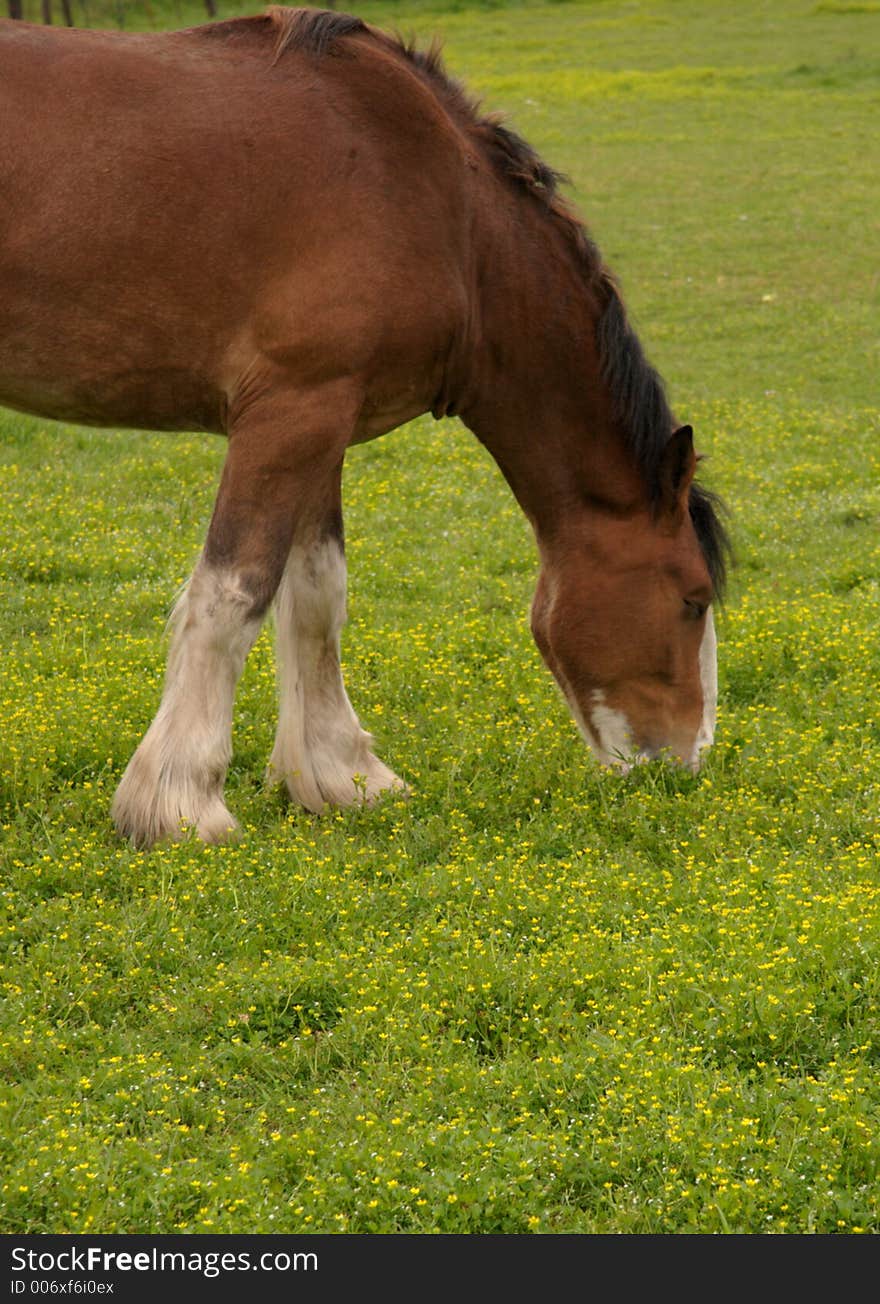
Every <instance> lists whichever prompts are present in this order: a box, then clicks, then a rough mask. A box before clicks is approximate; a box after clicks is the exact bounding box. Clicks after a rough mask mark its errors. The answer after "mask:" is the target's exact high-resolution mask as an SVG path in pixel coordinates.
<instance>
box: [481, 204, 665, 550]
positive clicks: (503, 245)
mask: <svg viewBox="0 0 880 1304" xmlns="http://www.w3.org/2000/svg"><path fill="white" fill-rule="evenodd" d="M511 207H513V206H512V205H511ZM522 208H525V209H526V211H525V213H522V212H521V211H520V209H522ZM504 216H505V214H504V212H502V214H501V220H499V221H497V222H496V224H495V226H494V227H493V228H492V229H490V230H489V231H488V232H487V235H486V243H485V245H484V247H483V249H482V250H481V251H480V252H481V260H480V276H479V278H478V282H479V284H480V287H481V289H480V296H479V302H478V304H477V305H476V311H475V312H474V313H473V314H472V319H473V320H474V321H475V322H476V323H477V326H476V330H475V338H474V340H473V341H472V347H471V349H470V350H469V358H470V364H469V365H470V374H469V378H468V382H467V385H466V391H465V392H466V393H467V402H466V404H465V405H463V407H462V410H461V416H462V419H463V420H464V421H465V423H466V424H467V425H468V426H469V428H470V429H471V430H473V432H474V433H475V434H476V435H477V437H478V438H479V439H480V441H481V442H482V443H483V444H485V446H486V447H487V448H488V450H489V452H490V453H491V454H492V456H493V457H494V459H495V461H496V462H497V463H498V465H499V467H500V468H501V471H502V472H503V474H504V476H505V478H506V479H507V481H508V483H509V484H510V487H511V489H512V490H513V492H514V494H515V496H516V498H517V500H518V501H519V503H520V505H521V507H522V508H523V510H524V511H525V512H526V514H527V516H528V517H529V518H530V520H531V521H532V523H533V525H534V526H535V528H536V530H537V531H538V533H539V535H540V534H541V533H544V532H546V531H547V530H549V529H552V528H555V526H556V524H558V521H559V518H560V516H561V515H562V514H565V513H566V512H568V511H570V510H571V509H572V507H573V506H574V505H576V504H578V505H583V504H585V503H589V502H590V501H597V502H605V503H607V504H608V505H609V506H611V507H613V508H621V507H623V506H625V505H628V504H631V503H632V502H634V501H636V500H637V499H638V498H639V497H641V495H642V493H643V486H642V483H641V477H640V475H639V474H638V471H637V470H636V467H635V465H634V462H633V458H632V455H631V453H630V452H629V451H628V449H627V447H626V445H625V441H624V439H623V436H622V432H621V430H620V427H619V424H618V422H617V420H616V417H615V411H614V402H613V398H612V395H611V394H610V393H609V390H608V386H607V384H606V382H605V380H604V379H603V375H602V365H601V359H600V357H599V353H598V345H597V323H598V319H599V317H600V315H601V312H602V309H603V307H604V293H603V283H602V281H601V278H600V277H599V275H598V271H597V275H596V276H595V277H590V276H589V275H588V270H587V269H585V268H584V267H583V266H582V265H581V263H580V261H579V255H578V251H577V249H576V247H575V245H574V242H573V240H572V239H571V237H570V235H569V234H568V233H567V232H566V231H565V230H564V228H563V227H562V226H561V224H558V223H556V222H555V221H554V219H553V218H551V217H550V216H549V215H547V214H545V213H543V212H541V210H540V209H539V208H538V206H537V204H533V203H532V201H531V200H530V199H528V198H527V197H522V198H520V200H519V209H518V210H517V212H516V213H515V214H514V216H515V217H516V218H518V219H519V220H506V221H505V220H503V219H504Z"/></svg>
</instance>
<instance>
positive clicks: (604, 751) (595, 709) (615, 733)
mask: <svg viewBox="0 0 880 1304" xmlns="http://www.w3.org/2000/svg"><path fill="white" fill-rule="evenodd" d="M590 724H591V726H592V733H593V734H594V736H595V739H596V742H594V741H593V739H592V738H590V737H589V735H588V741H589V743H590V745H591V747H592V748H593V751H594V752H595V753H596V756H597V757H598V759H599V760H600V761H601V762H602V764H603V765H613V766H616V767H617V768H618V769H620V770H622V772H623V773H624V774H627V773H628V772H629V770H631V769H632V765H633V762H635V761H639V760H643V759H645V758H644V756H643V754H642V753H636V750H635V748H634V747H633V740H632V730H631V729H630V727H629V721H628V720H627V718H626V716H625V715H624V714H623V712H622V711H616V710H615V709H614V708H613V707H611V706H608V705H607V703H606V701H605V694H604V693H603V692H602V690H601V688H596V689H594V690H593V696H592V705H591V707H590ZM596 743H598V746H597V745H596Z"/></svg>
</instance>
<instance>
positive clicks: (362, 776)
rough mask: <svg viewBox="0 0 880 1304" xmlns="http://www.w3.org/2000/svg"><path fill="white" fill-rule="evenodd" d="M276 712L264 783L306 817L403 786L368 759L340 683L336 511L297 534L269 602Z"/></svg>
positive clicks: (342, 604)
mask: <svg viewBox="0 0 880 1304" xmlns="http://www.w3.org/2000/svg"><path fill="white" fill-rule="evenodd" d="M275 617H276V647H277V656H278V683H279V695H280V708H279V716H278V734H277V736H276V739H275V747H274V749H273V752H272V757H271V760H270V761H269V770H268V777H269V780H270V782H275V783H281V782H284V783H285V784H286V787H287V790H288V792H289V793H290V795H291V797H293V799H294V800H295V801H297V802H299V803H300V804H301V805H303V806H305V807H306V809H307V810H312V811H320V810H323V809H324V807H325V806H326V805H330V806H352V805H355V804H357V803H358V802H367V803H369V802H371V801H373V800H374V799H375V798H376V797H377V796H378V795H379V794H380V793H382V792H384V791H386V790H388V789H396V790H399V791H405V785H404V783H403V782H402V781H401V780H400V779H398V777H397V776H396V775H395V774H394V773H393V772H392V771H391V770H389V769H388V767H387V766H386V765H383V763H382V762H381V761H380V760H379V759H378V757H377V756H375V755H374V754H373V750H372V746H371V744H372V738H371V736H370V735H369V734H368V733H366V732H365V731H364V730H363V729H362V728H361V726H360V722H359V721H358V718H357V716H356V715H355V712H354V710H353V709H352V706H351V703H350V701H349V699H348V694H347V693H346V691H345V686H344V684H343V682H342V671H341V668H340V635H341V631H342V627H343V625H344V623H345V618H346V566H345V552H344V548H343V538H342V515H341V511H339V510H338V505H337V511H336V512H335V513H333V512H331V513H330V514H328V516H327V517H326V518H325V520H324V522H323V523H322V525H321V527H320V528H318V529H317V530H315V531H313V532H312V533H310V534H306V533H304V532H302V531H298V532H297V534H296V535H295V537H294V542H293V547H292V548H291V550H290V554H289V556H288V558H287V564H286V566H285V569H284V575H283V578H282V580H281V584H280V587H279V589H278V594H277V597H276V601H275Z"/></svg>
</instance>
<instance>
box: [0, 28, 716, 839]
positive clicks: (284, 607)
mask: <svg viewBox="0 0 880 1304" xmlns="http://www.w3.org/2000/svg"><path fill="white" fill-rule="evenodd" d="M0 120H2V121H3V122H4V123H6V124H13V128H12V129H10V130H8V131H6V132H5V134H4V138H3V140H2V142H0V285H2V294H0V403H3V404H5V405H7V406H9V407H13V408H18V409H20V410H22V411H25V412H32V413H37V414H40V415H42V416H45V417H50V418H56V419H59V420H63V421H73V422H79V423H85V424H92V425H104V426H107V425H110V426H125V427H131V428H135V429H155V430H206V431H215V432H217V433H222V434H225V435H226V437H227V440H228V450H227V453H226V459H225V463H224V467H223V472H222V476H221V480H220V485H219V490H218V493H217V497H216V501H215V504H214V510H213V514H212V517H211V522H210V526H209V528H208V532H207V537H206V540H205V544H204V548H203V550H202V552H201V555H200V557H199V559H198V562H197V564H196V566H195V569H194V571H193V574H192V576H191V577H190V579H189V582H188V584H187V585H186V588H185V590H184V592H183V594H182V596H181V597H180V598H179V600H178V602H177V604H176V606H175V609H174V612H173V616H172V632H171V643H170V649H169V654H168V665H167V673H166V679H165V686H164V691H163V694H162V699H161V703H160V705H159V708H158V712H157V714H156V716H155V719H154V720H153V722H152V724H151V725H150V727H149V729H148V731H147V733H146V735H145V736H144V738H143V741H142V742H141V744H140V746H139V747H138V749H137V751H136V752H135V754H134V756H133V757H132V759H131V761H130V763H129V765H128V768H127V769H126V771H125V774H124V776H123V778H122V780H121V782H120V785H119V788H118V790H117V792H116V795H115V798H114V801H113V811H112V813H113V817H114V820H115V823H116V826H117V828H118V829H119V831H120V832H121V833H122V834H123V835H125V836H127V837H129V838H130V839H131V840H132V841H133V842H134V843H135V844H136V845H138V846H143V847H147V846H150V845H152V844H153V843H155V842H157V841H158V840H160V839H165V838H174V837H179V836H180V834H181V832H182V830H183V829H185V828H189V829H192V830H194V831H195V832H196V833H197V835H198V836H199V837H201V838H203V839H204V840H205V841H208V842H215V841H221V840H223V839H224V838H225V837H226V836H227V835H228V834H230V833H231V831H232V830H233V829H234V827H235V821H234V819H233V817H232V815H231V814H230V812H229V811H228V809H227V807H226V804H225V801H224V795H223V790H224V781H225V777H226V770H227V767H228V764H229V759H230V752H231V728H232V712H233V700H234V695H235V689H236V684H237V681H238V679H239V676H240V674H241V671H242V668H243V665H244V661H245V658H246V656H247V655H248V651H249V649H250V648H251V646H252V644H253V642H254V640H255V638H256V636H257V633H258V631H259V629H260V626H261V624H262V622H263V619H264V617H265V616H266V614H267V612H268V610H269V608H270V606H271V605H272V604H273V603H274V608H275V618H276V638H277V653H278V674H279V694H280V709H279V720H278V731H277V736H276V740H275V744H274V749H273V752H272V756H271V760H270V762H269V773H270V775H271V776H273V777H274V779H275V780H277V781H278V782H279V783H283V784H285V785H286V786H287V789H288V790H289V793H290V795H291V796H292V797H293V798H294V799H295V800H296V801H298V802H300V803H301V804H302V805H303V806H305V807H306V808H308V809H310V810H313V811H318V810H321V809H322V808H324V806H325V805H326V804H327V803H330V804H334V805H347V804H352V803H355V802H358V801H363V800H367V801H369V800H372V799H373V798H375V797H376V796H377V795H378V794H380V793H382V792H383V791H384V790H387V789H394V788H396V787H402V786H403V785H402V784H401V781H400V780H399V779H397V777H396V776H395V775H394V774H393V773H392V772H391V771H390V770H389V769H388V768H387V767H386V766H385V765H383V764H382V762H381V761H380V760H379V759H378V758H377V757H376V756H375V755H374V753H373V750H372V739H371V737H370V735H369V734H368V733H366V732H365V731H364V729H362V727H361V725H360V723H359V721H358V718H357V716H356V714H355V712H354V710H353V709H352V706H351V704H350V702H349V699H348V696H347V694H346V691H345V688H344V686H343V681H342V675H341V672H340V660H339V649H340V630H341V627H342V624H343V621H344V619H345V597H346V568H345V559H344V550H343V527H342V509H341V498H340V482H341V475H342V466H343V459H344V457H345V453H346V450H347V448H348V447H349V445H351V444H353V443H358V442H360V441H363V440H368V439H373V438H375V437H376V436H378V435H381V434H383V433H385V432H387V431H389V430H392V429H393V428H395V427H396V426H400V425H401V424H402V423H404V422H407V421H409V420H411V419H412V418H414V417H416V416H418V415H419V414H421V413H425V412H431V413H432V414H433V415H434V416H435V417H442V416H444V415H446V414H455V415H457V416H459V417H460V418H461V420H462V421H463V422H464V423H465V424H466V425H467V427H468V428H469V429H470V430H472V431H473V432H474V434H475V435H476V436H477V438H478V439H479V440H480V441H481V442H482V443H483V444H484V445H485V446H486V448H487V449H488V450H489V452H490V453H491V455H492V456H493V457H494V459H495V461H496V462H497V464H498V466H499V467H500V469H501V471H502V473H503V475H504V476H505V478H506V480H507V483H508V484H509V486H510V488H511V490H512V492H513V494H514V495H515V497H516V499H517V501H518V503H519V504H520V507H521V508H522V510H523V512H524V513H525V515H526V517H527V518H528V520H529V522H530V523H531V525H532V528H533V530H534V534H535V538H536V542H537V549H538V553H539V557H540V575H539V579H538V584H537V590H536V593H535V597H534V602H533V605H532V612H531V623H532V630H533V633H534V637H535V639H536V641H537V644H538V647H539V648H540V650H541V653H542V654H543V657H544V659H545V660H546V662H547V665H548V666H549V668H550V670H551V672H552V673H553V675H554V676H555V678H556V680H557V682H558V684H559V687H560V688H561V690H562V692H563V694H564V695H565V698H566V700H567V702H568V704H569V707H570V708H571V711H572V713H573V715H574V718H575V720H576V722H577V725H578V727H579V729H580V731H581V732H582V734H583V736H584V738H585V740H586V742H587V743H588V744H589V745H590V747H591V748H592V749H593V751H594V752H595V754H596V755H597V756H598V758H599V760H600V761H601V762H603V763H605V764H608V765H619V766H620V767H622V768H628V766H629V765H630V764H631V763H632V762H633V761H634V760H639V759H643V758H646V757H652V756H655V755H657V754H658V753H660V752H661V751H665V752H667V753H669V754H671V755H672V756H673V757H675V758H678V760H680V761H681V762H682V763H683V764H684V765H686V766H689V767H691V768H692V769H696V768H697V766H698V764H699V761H700V754H701V752H702V751H703V749H704V748H705V747H707V746H708V745H709V744H710V742H711V741H712V735H713V729H714V716H715V698H716V650H715V635H714V631H713V624H712V615H711V604H712V602H713V599H714V598H715V597H716V596H717V594H718V591H719V588H720V585H721V582H722V579H723V572H724V566H725V546H726V541H725V533H724V529H723V526H722V524H721V522H720V517H719V512H718V510H717V505H716V503H715V500H714V497H713V495H712V494H710V493H709V492H708V491H706V490H704V489H701V488H700V487H699V486H698V485H697V483H696V482H695V479H694V473H695V467H696V462H697V457H696V455H695V452H694V446H693V435H692V431H691V429H690V427H689V426H686V425H681V426H679V425H678V424H677V423H676V422H675V420H674V419H673V417H672V414H671V412H670V409H669V407H668V405H667V402H666V399H665V396H664V391H663V386H662V383H661V381H660V380H659V378H658V376H657V374H656V373H655V371H654V370H653V369H652V368H651V366H650V365H649V364H648V362H647V361H646V359H645V357H644V354H643V352H642V349H641V347H640V345H639V342H638V340H637V338H636V336H635V334H634V332H633V330H632V327H631V325H630V324H629V321H628V319H627V315H626V311H625V308H624V305H623V302H622V299H621V295H620V292H619V290H618V288H617V286H616V283H615V281H614V279H613V278H612V276H611V274H610V272H609V271H608V269H607V268H606V266H605V265H604V263H603V261H602V259H601V257H600V254H599V252H598V250H597V248H596V246H595V244H594V243H593V241H592V240H591V238H590V237H589V235H588V234H587V232H586V230H585V228H584V226H583V225H582V223H581V222H580V221H579V219H578V218H577V216H576V215H575V213H574V212H573V211H572V210H571V208H570V207H569V206H568V204H567V203H566V201H565V200H564V199H563V197H562V196H561V194H560V191H559V181H560V178H559V176H558V175H557V173H555V172H554V171H553V170H552V169H551V168H549V167H548V166H547V165H546V164H545V163H543V162H542V161H541V160H540V159H539V158H538V157H537V155H536V154H535V153H534V151H533V150H532V149H530V148H529V146H528V145H527V144H526V143H525V142H524V141H523V140H522V139H520V137H519V136H517V135H516V134H515V133H514V132H513V131H511V130H510V129H509V128H507V127H506V126H504V125H503V124H502V123H501V122H500V121H499V120H498V119H497V118H495V117H491V116H485V115H483V114H482V113H481V111H480V110H479V108H478V106H477V104H476V103H475V102H474V101H473V100H472V99H470V98H469V96H468V94H467V93H466V92H465V91H464V90H463V88H462V87H461V86H460V85H459V84H458V83H457V82H455V81H454V80H452V79H451V78H450V77H449V76H448V75H447V74H446V72H445V71H444V68H443V66H442V63H441V60H440V56H439V54H438V52H437V49H436V48H432V49H430V50H428V51H419V50H417V49H415V48H413V47H411V46H408V45H405V44H403V43H402V42H401V41H399V40H398V39H396V38H393V37H391V36H389V35H386V34H385V33H383V32H381V31H379V30H377V29H375V28H373V27H371V26H368V25H366V24H365V23H363V22H361V21H360V20H359V19H357V18H354V17H351V16H349V15H346V14H342V13H338V12H335V11H323V10H313V9H286V8H273V9H270V10H269V11H267V12H266V13H265V14H263V15H261V16H258V17H253V18H243V19H234V20H232V21H228V22H219V23H209V24H206V25H204V26H201V27H196V28H193V29H190V30H185V31H176V32H162V33H149V34H130V33H121V32H98V31H81V30H74V31H70V30H59V29H51V28H45V27H38V26H30V25H25V24H21V23H17V22H0Z"/></svg>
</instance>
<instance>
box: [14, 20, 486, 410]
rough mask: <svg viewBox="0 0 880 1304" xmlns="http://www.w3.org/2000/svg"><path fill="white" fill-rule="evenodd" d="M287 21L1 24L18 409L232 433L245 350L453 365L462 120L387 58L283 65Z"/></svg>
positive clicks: (291, 57) (359, 55) (294, 59)
mask: <svg viewBox="0 0 880 1304" xmlns="http://www.w3.org/2000/svg"><path fill="white" fill-rule="evenodd" d="M267 23H268V20H250V21H248V20H244V21H233V22H231V23H222V24H216V25H208V26H206V27H204V28H195V29H190V30H188V31H183V32H173V33H149V34H126V33H110V32H89V31H67V30H59V29H52V28H42V27H32V26H28V25H25V24H18V23H11V22H0V118H2V120H3V121H4V122H6V123H7V124H11V125H12V129H11V130H7V131H6V132H5V133H4V139H3V141H2V143H0V282H2V284H3V286H4V294H3V296H2V298H0V402H3V403H6V404H7V405H9V406H15V407H21V408H23V409H25V410H30V411H37V412H40V413H43V414H45V415H48V416H59V417H66V418H69V419H74V420H81V421H90V422H93V423H96V424H107V423H120V424H130V425H137V426H152V427H156V428H162V427H165V428H194V427H203V428H208V429H222V428H223V427H224V424H225V420H226V406H227V399H228V396H229V393H230V390H232V389H234V388H235V384H236V381H237V376H238V373H239V371H240V370H241V369H242V368H246V367H247V366H248V365H249V364H248V357H249V356H257V355H265V356H267V357H270V358H273V359H274V360H275V361H276V362H277V363H278V365H285V366H286V365H289V364H290V359H291V358H295V357H296V356H298V355H300V354H302V355H304V354H305V353H306V352H310V353H311V354H312V355H314V354H315V353H320V354H321V355H322V356H330V355H331V354H333V353H335V354H337V355H339V356H341V357H343V358H344V359H345V365H347V366H350V367H351V368H353V369H357V368H358V367H361V368H368V367H369V365H370V360H371V358H374V357H375V355H376V354H377V352H378V351H380V350H383V349H384V350H385V351H386V352H387V354H388V356H389V358H391V359H392V360H393V358H394V356H395V354H396V353H398V352H401V351H403V352H406V351H407V350H409V351H410V352H412V350H413V349H414V348H416V347H418V348H419V349H420V350H421V351H422V352H423V353H430V351H431V350H433V351H434V352H435V353H436V352H437V351H438V350H440V351H442V348H443V341H442V339H440V338H439V337H440V336H441V335H442V334H443V332H445V331H447V330H448V329H450V325H451V323H450V314H453V313H454V312H455V311H457V310H458V308H459V307H460V300H461V295H462V289H461V284H460V283H457V282H459V281H460V275H461V264H462V259H463V256H464V244H463V241H464V239H465V222H464V217H463V214H462V211H461V210H462V204H461V197H460V194H457V189H458V187H459V185H460V182H459V175H462V176H463V174H464V169H463V168H462V167H461V166H460V164H459V153H460V149H459V145H458V142H457V136H456V131H455V128H454V125H453V124H452V123H451V122H450V121H449V119H448V115H446V114H444V112H443V110H442V107H441V106H440V105H439V104H438V103H437V102H436V100H435V98H434V97H432V96H431V94H430V92H429V90H428V89H427V88H426V87H425V86H424V85H423V84H421V83H420V82H419V81H418V79H417V78H416V77H415V76H414V75H413V73H412V71H411V70H410V69H407V68H406V67H405V66H404V65H403V63H402V61H401V60H400V59H399V58H398V59H394V58H393V57H392V56H391V55H390V54H388V53H387V52H384V53H383V50H382V49H381V47H377V48H376V49H372V48H371V47H370V45H369V43H368V42H364V43H363V45H362V46H358V45H357V44H356V43H355V44H354V45H350V44H349V45H347V46H346V48H345V50H344V52H342V53H340V54H339V56H338V57H336V56H332V57H331V56H325V55H322V54H321V53H320V52H316V51H315V50H314V49H297V48H296V46H295V45H294V44H291V47H290V48H289V49H287V50H286V51H285V52H284V54H283V56H282V57H278V58H274V59H273V44H272V34H271V25H270V26H269V27H267ZM420 330H421V331H423V332H424V334H425V340H424V342H423V343H422V342H421V341H420V340H419V331H420ZM400 365H401V366H404V365H405V366H411V365H412V361H411V359H410V358H407V359H406V360H405V362H404V359H403V358H401V364H400Z"/></svg>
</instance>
